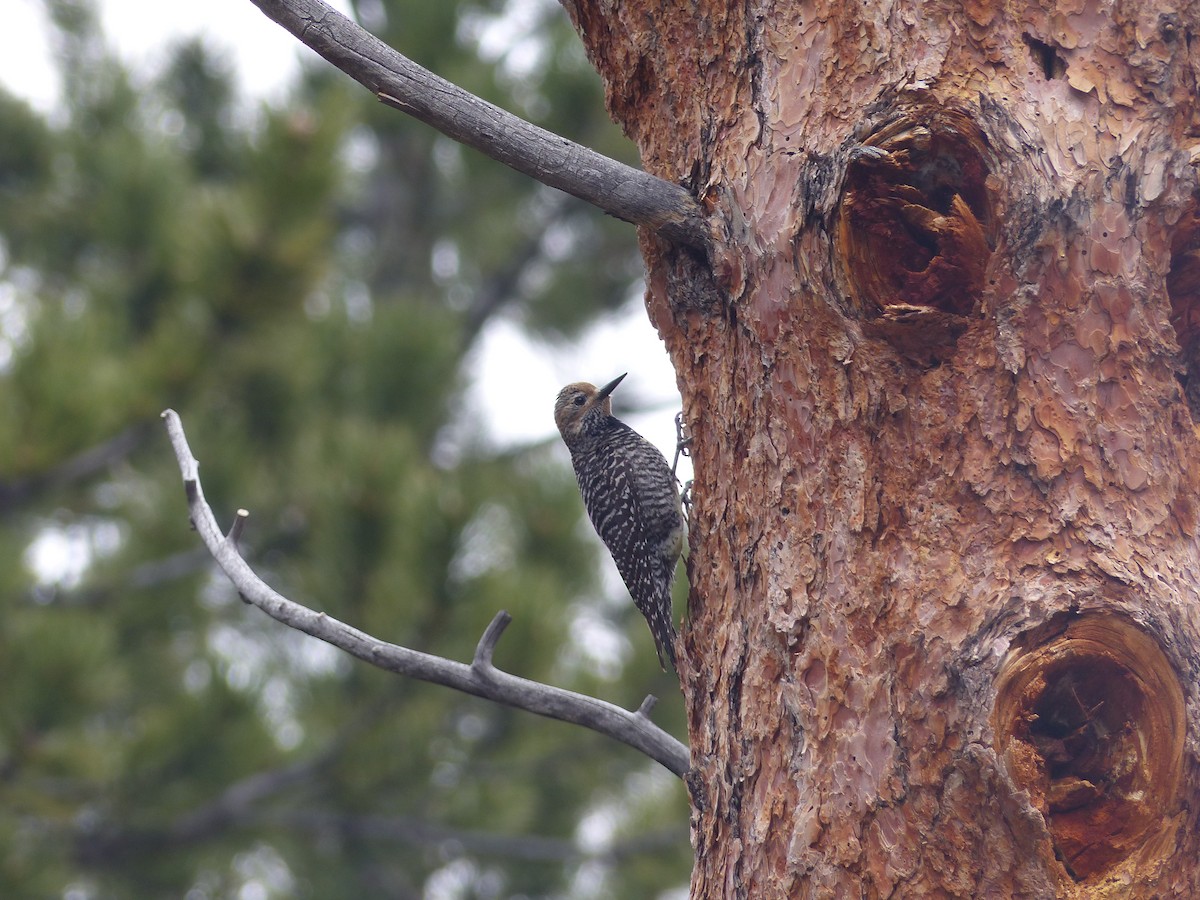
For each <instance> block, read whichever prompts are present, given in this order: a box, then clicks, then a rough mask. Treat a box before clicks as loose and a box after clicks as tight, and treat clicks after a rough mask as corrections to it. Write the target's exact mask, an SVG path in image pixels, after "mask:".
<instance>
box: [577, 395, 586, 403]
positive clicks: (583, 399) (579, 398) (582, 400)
mask: <svg viewBox="0 0 1200 900" xmlns="http://www.w3.org/2000/svg"><path fill="white" fill-rule="evenodd" d="M586 402H587V397H585V396H583V394H576V395H575V405H576V406H583V404H584V403H586Z"/></svg>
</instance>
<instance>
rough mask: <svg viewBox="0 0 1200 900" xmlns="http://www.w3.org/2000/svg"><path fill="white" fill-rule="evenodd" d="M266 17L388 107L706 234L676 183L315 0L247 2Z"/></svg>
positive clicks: (670, 224) (660, 230) (517, 164)
mask: <svg viewBox="0 0 1200 900" xmlns="http://www.w3.org/2000/svg"><path fill="white" fill-rule="evenodd" d="M253 2H254V5H255V6H257V7H258V8H259V9H261V10H262V11H263V12H264V13H265V14H266V15H267V16H268V17H269V18H271V19H273V20H274V21H275V22H277V23H279V24H280V25H282V26H283V27H284V28H286V29H287V30H288V31H289V32H291V33H292V34H293V35H295V36H296V37H297V38H298V39H299V40H300V41H301V42H303V43H304V44H306V45H307V46H309V47H311V48H312V49H313V50H315V51H316V52H317V53H319V54H320V55H321V56H323V57H324V58H325V59H326V60H327V61H329V62H330V63H332V64H333V65H335V66H336V67H337V68H339V69H341V70H342V71H343V72H345V73H346V74H347V75H349V76H350V77H351V78H353V79H354V80H355V81H357V82H358V83H359V84H361V85H363V86H364V87H365V88H367V89H368V90H369V91H371V92H372V93H373V94H375V96H377V97H378V98H379V99H380V100H381V101H383V102H384V103H386V104H387V105H388V106H393V107H395V108H396V109H399V110H401V111H402V112H406V113H408V114H409V115H411V116H413V117H414V118H417V119H420V120H421V121H422V122H424V123H426V124H427V125H432V126H433V127H434V128H436V129H437V130H438V131H440V132H442V134H445V135H447V136H448V137H451V138H453V139H454V140H456V141H458V142H460V143H463V144H466V145H467V146H469V147H474V148H475V149H476V150H479V151H480V152H482V153H484V154H485V155H487V156H490V157H491V158H492V159H495V160H498V161H499V162H502V163H504V164H505V165H507V166H510V167H512V168H513V169H516V170H517V171H518V172H521V173H523V174H525V175H528V176H530V177H531V178H535V179H537V180H538V181H540V182H541V183H542V184H547V185H549V186H550V187H554V188H558V189H559V190H561V191H565V192H566V193H568V194H571V195H573V196H575V197H578V198H579V199H580V200H584V201H586V202H588V203H590V204H592V205H593V206H596V207H598V208H600V209H602V210H604V212H606V213H608V214H609V215H611V216H615V217H616V218H618V219H623V220H624V221H626V222H631V223H633V224H634V225H644V226H646V227H647V228H649V229H650V230H651V231H653V232H655V233H656V234H658V235H659V236H660V237H663V238H665V239H667V240H669V241H673V242H675V243H679V244H684V245H687V246H690V247H695V248H698V249H701V250H706V249H707V248H708V246H709V244H710V243H711V240H712V237H711V234H710V232H709V228H708V225H707V223H706V217H705V215H704V212H703V210H702V209H701V207H700V205H699V204H698V203H697V202H696V200H695V198H693V197H692V195H691V194H690V193H688V192H687V191H686V190H684V189H683V188H681V187H679V186H678V185H675V184H671V183H670V182H669V181H665V180H663V179H661V178H656V177H655V176H653V175H650V174H648V173H646V172H643V171H641V170H640V169H635V168H633V167H632V166H627V165H625V164H624V163H620V162H617V161H616V160H614V159H609V158H608V157H607V156H603V155H602V154H599V153H597V152H595V151H594V150H590V149H588V148H587V147H584V146H581V145H580V144H576V143H574V142H573V141H569V140H567V139H566V138H564V137H560V136H559V135H556V134H553V133H552V132H549V131H546V130H545V129H544V128H539V127H538V126H536V125H534V124H532V123H530V122H526V121H525V120H524V119H522V118H520V117H519V116H515V115H513V114H512V113H510V112H507V111H505V110H503V109H500V108H499V107H497V106H494V105H492V104H491V103H488V102H487V101H486V100H483V99H481V98H479V97H476V96H475V95H474V94H472V93H470V92H468V91H465V90H463V89H462V88H460V87H458V86H457V85H455V84H452V83H450V82H449V81H446V80H445V79H444V78H441V77H439V76H437V75H434V74H433V73H432V72H430V71H429V70H428V69H424V68H422V67H421V66H419V65H417V64H416V63H414V62H413V61H412V60H410V59H408V58H407V57H405V56H402V55H401V54H400V53H398V52H396V51H395V50H393V49H392V48H391V47H389V46H388V45H387V44H385V43H384V42H383V41H381V40H379V39H378V38H377V37H375V36H374V35H372V34H371V33H370V32H368V31H366V30H365V29H363V28H362V27H360V26H359V25H358V24H357V23H355V22H353V21H351V20H350V19H348V18H346V17H345V16H343V15H342V14H341V13H339V12H337V11H336V10H334V9H332V8H330V7H329V6H327V5H326V4H324V3H322V2H321V0H253Z"/></svg>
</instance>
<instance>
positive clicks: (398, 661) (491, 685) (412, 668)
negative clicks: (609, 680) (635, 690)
mask: <svg viewBox="0 0 1200 900" xmlns="http://www.w3.org/2000/svg"><path fill="white" fill-rule="evenodd" d="M162 415H163V418H164V419H165V420H166V423H167V432H168V434H169V435H170V437H171V446H172V447H173V448H174V450H175V458H176V459H177V460H178V462H179V469H180V472H181V473H182V475H183V485H184V489H185V490H186V492H187V500H188V509H189V511H190V513H191V519H192V524H193V526H194V527H195V528H196V530H197V531H198V532H199V533H200V538H201V540H203V541H204V544H205V546H207V547H208V550H209V552H210V553H211V554H212V556H213V559H214V560H216V562H217V565H218V566H220V567H221V569H222V571H224V572H225V574H226V575H227V576H229V580H230V581H232V582H233V585H234V587H235V588H237V590H238V593H239V594H241V596H242V598H243V599H244V600H246V601H247V602H248V603H252V604H253V605H255V606H257V607H258V608H259V609H261V610H262V611H263V612H265V613H266V614H267V615H269V616H270V617H271V618H273V619H276V620H278V621H280V622H282V623H283V624H285V625H287V626H289V627H291V628H295V629H297V630H298V631H303V632H304V633H305V634H310V635H312V636H313V637H315V638H320V639H321V640H323V641H325V642H326V643H329V644H332V645H333V646H335V647H337V648H339V649H341V650H345V651H346V652H347V653H349V654H350V655H352V656H356V657H358V658H359V659H361V660H363V661H365V662H369V663H371V664H372V665H374V666H378V667H379V668H381V669H386V670H387V671H389V672H395V673H397V674H399V675H406V676H408V677H410V678H417V679H420V680H421V681H429V682H432V683H434V684H441V685H445V686H446V687H452V688H454V689H455V690H459V691H463V692H464V693H467V694H474V695H475V696H476V697H482V698H484V699H485V700H492V701H494V702H496V703H503V704H505V705H506V706H512V707H514V708H516V709H523V710H526V711H528V712H532V713H537V714H538V715H540V716H546V717H548V718H551V719H559V720H561V721H563V722H570V723H572V724H574V725H582V726H584V727H585V728H590V729H592V730H593V731H598V732H600V733H601V734H603V735H607V736H608V737H611V738H614V739H615V740H618V741H621V742H622V743H625V744H628V745H629V746H630V747H633V748H634V749H635V750H640V751H641V752H642V753H644V754H645V755H646V756H649V757H650V758H651V759H653V760H655V761H656V762H658V763H661V764H662V765H664V766H666V767H667V768H668V769H669V770H671V771H672V772H673V773H675V774H676V775H679V776H680V777H682V776H683V775H685V774H686V773H687V771H688V749H687V747H686V746H684V745H683V744H682V743H680V742H679V741H678V740H676V739H675V738H673V737H672V736H671V735H669V734H667V732H665V731H663V730H662V729H661V728H659V727H658V726H657V725H655V724H654V723H653V722H651V721H650V717H649V711H650V709H651V708H652V707H653V705H654V704H653V701H654V698H653V697H647V698H646V700H645V701H644V702H643V703H642V705H641V707H640V708H639V709H637V710H636V711H633V712H630V711H629V710H626V709H622V708H621V707H619V706H615V705H614V704H612V703H606V702H605V701H603V700H597V699H596V698H595V697H588V696H586V695H585V694H577V693H575V692H573V691H567V690H563V689H562V688H556V687H551V686H550V685H547V684H542V683H540V682H537V681H530V680H528V679H526V678H519V677H517V676H516V675H510V674H509V673H507V672H504V671H501V670H500V669H497V668H496V667H495V665H494V664H493V663H492V654H493V652H494V651H495V648H496V643H497V642H498V641H499V640H500V635H501V634H502V633H503V631H504V629H505V627H506V626H507V625H508V623H509V622H510V621H511V620H512V617H511V616H509V614H508V613H507V612H499V613H497V614H496V617H495V618H494V619H493V620H492V623H491V624H490V625H489V626H488V627H487V630H486V631H485V632H484V633H483V636H482V637H481V638H480V639H479V645H478V647H477V648H476V650H475V658H474V659H473V660H472V662H471V663H470V664H466V663H458V662H454V661H452V660H448V659H444V658H442V657H440V656H434V655H432V654H429V653H421V652H420V651H417V650H410V649H408V648H407V647H401V646H398V645H396V644H389V643H387V642H385V641H381V640H379V639H378V638H375V637H372V636H371V635H369V634H366V633H365V632H362V631H359V630H358V629H356V628H352V627H350V626H349V625H347V624H345V623H344V622H339V621H338V620H337V619H334V618H331V617H330V616H327V615H325V614H324V613H319V612H315V611H314V610H311V609H309V608H308V607H306V606H301V605H300V604H299V603H295V602H293V601H291V600H289V599H287V598H286V597H284V596H283V595H282V594H279V593H277V592H276V591H274V590H272V589H271V587H270V586H268V585H267V584H266V582H264V581H263V580H262V579H261V578H259V577H258V575H256V574H255V572H254V570H253V569H251V568H250V565H249V564H248V563H247V562H246V561H245V560H244V559H243V558H242V556H241V554H240V553H239V552H238V549H237V546H236V534H237V533H238V532H240V531H241V523H242V522H244V520H245V519H246V517H247V516H248V515H249V513H247V512H246V511H245V510H238V513H237V521H236V522H235V524H234V527H233V529H232V530H231V533H230V535H229V536H228V537H227V536H226V535H224V534H223V533H222V532H221V528H220V526H219V525H218V524H217V520H216V518H215V517H214V516H213V512H212V509H211V508H210V507H209V505H208V503H207V502H206V501H205V499H204V491H203V489H202V488H201V486H200V476H199V463H197V462H196V459H195V458H194V457H193V456H192V451H191V448H190V447H189V446H188V443H187V437H186V436H185V435H184V433H183V423H182V422H181V421H180V420H179V416H178V414H176V413H175V411H174V410H170V409H168V410H167V411H166V412H164V413H163V414H162Z"/></svg>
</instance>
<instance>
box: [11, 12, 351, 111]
mask: <svg viewBox="0 0 1200 900" xmlns="http://www.w3.org/2000/svg"><path fill="white" fill-rule="evenodd" d="M328 2H329V3H330V5H331V6H333V7H334V9H336V10H338V11H339V12H341V13H343V14H345V15H349V12H350V7H349V4H348V3H347V2H345V0H328ZM99 9H100V21H101V23H102V25H103V28H104V33H105V35H106V36H107V38H108V40H109V41H110V42H111V44H112V46H113V47H115V48H116V51H117V53H118V55H119V56H120V57H121V59H122V60H124V61H125V62H126V63H127V64H128V65H129V66H130V67H131V68H132V69H133V70H134V71H137V72H147V71H149V72H156V71H158V70H159V69H161V67H162V64H163V62H164V61H165V60H166V54H167V51H168V49H169V48H170V47H171V45H172V44H174V43H176V42H177V41H179V40H182V39H186V38H188V37H192V36H195V35H200V36H202V37H203V38H204V39H205V40H206V41H207V42H209V44H210V45H211V46H212V47H213V48H215V49H217V50H218V51H221V52H226V53H228V55H229V59H230V60H231V62H232V63H233V67H234V71H235V72H236V73H237V77H238V85H239V87H240V88H241V90H243V91H245V92H246V93H247V94H250V95H253V96H254V97H257V98H266V99H275V98H279V97H281V96H282V95H283V94H284V92H285V91H286V89H287V87H288V86H289V85H290V84H291V83H292V82H293V81H294V79H295V76H296V71H297V69H298V67H299V61H300V60H301V59H302V58H308V59H316V55H315V54H314V53H313V52H312V51H311V50H309V49H308V48H306V47H304V46H303V45H302V44H301V43H300V42H299V41H297V40H296V39H295V38H294V37H292V35H291V34H289V33H288V32H286V31H284V30H283V28H281V27H280V26H278V25H276V24H275V23H274V22H272V21H271V20H270V19H268V18H267V17H266V16H265V15H263V14H262V13H261V12H259V10H258V8H257V7H256V6H254V4H252V3H248V2H247V0H205V2H204V3H147V2H145V0H101V2H100V4H99ZM49 36H50V29H49V27H48V25H47V22H46V16H45V14H44V13H43V11H42V4H41V2H40V0H5V4H4V27H3V28H0V83H2V84H4V85H5V86H6V87H7V88H8V89H9V90H11V91H13V92H15V93H16V94H17V95H19V96H21V97H24V98H25V99H26V100H28V101H29V102H30V103H31V104H32V105H33V106H34V108H35V109H37V110H39V111H41V112H43V113H49V112H51V111H53V109H54V108H55V106H56V105H57V103H58V98H59V96H60V93H61V90H62V84H61V82H60V80H59V76H58V72H57V69H56V67H55V64H54V48H53V47H52V46H51V42H50V37H49Z"/></svg>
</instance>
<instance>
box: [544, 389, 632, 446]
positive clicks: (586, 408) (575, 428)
mask: <svg viewBox="0 0 1200 900" xmlns="http://www.w3.org/2000/svg"><path fill="white" fill-rule="evenodd" d="M625 374H626V375H628V374H629V373H628V372H626V373H625ZM624 377H625V375H621V376H619V377H617V378H614V379H613V380H612V381H610V382H609V383H608V384H606V385H604V386H603V387H596V386H595V385H594V384H589V383H588V382H586V381H576V382H575V383H574V384H568V385H567V386H566V387H565V388H563V389H562V390H561V391H559V392H558V399H557V400H555V401H554V424H555V425H557V426H558V431H559V433H560V434H561V435H562V436H563V440H564V441H566V442H567V443H568V444H570V443H571V442H572V440H574V439H575V438H578V437H580V436H582V435H585V434H587V433H588V432H589V431H592V430H593V429H594V428H595V427H596V426H597V425H598V424H599V423H600V422H602V421H603V420H604V419H605V418H607V417H608V416H611V415H612V400H611V399H610V398H609V394H611V393H612V392H613V391H614V390H616V387H617V385H618V384H620V383H621V379H622V378H624Z"/></svg>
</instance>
